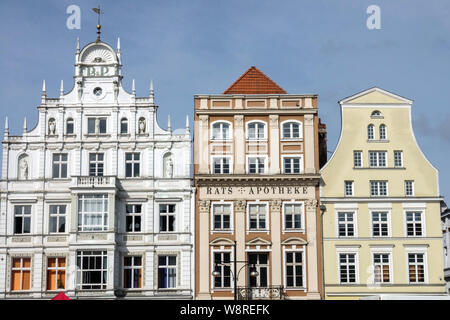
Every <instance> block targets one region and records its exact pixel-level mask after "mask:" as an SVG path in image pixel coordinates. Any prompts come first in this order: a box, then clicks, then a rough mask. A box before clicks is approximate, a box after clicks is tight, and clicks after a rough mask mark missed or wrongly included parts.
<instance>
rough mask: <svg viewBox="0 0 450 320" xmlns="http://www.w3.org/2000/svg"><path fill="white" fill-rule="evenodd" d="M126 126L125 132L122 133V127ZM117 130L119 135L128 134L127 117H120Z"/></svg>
mask: <svg viewBox="0 0 450 320" xmlns="http://www.w3.org/2000/svg"><path fill="white" fill-rule="evenodd" d="M124 125H125V126H126V128H125V129H126V130H125V132H123V131H124V130H123V129H124V127H123V126H124ZM119 129H120V131H119V134H120V135H127V134H129V133H130V130H129V129H130V128H129V126H128V118H127V117H122V118H121V119H120V126H119Z"/></svg>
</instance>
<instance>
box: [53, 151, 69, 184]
mask: <svg viewBox="0 0 450 320" xmlns="http://www.w3.org/2000/svg"><path fill="white" fill-rule="evenodd" d="M52 176H53V178H54V179H65V178H67V153H54V154H53V166H52Z"/></svg>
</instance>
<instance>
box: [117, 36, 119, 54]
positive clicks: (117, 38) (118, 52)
mask: <svg viewBox="0 0 450 320" xmlns="http://www.w3.org/2000/svg"><path fill="white" fill-rule="evenodd" d="M117 52H118V53H119V52H120V38H117Z"/></svg>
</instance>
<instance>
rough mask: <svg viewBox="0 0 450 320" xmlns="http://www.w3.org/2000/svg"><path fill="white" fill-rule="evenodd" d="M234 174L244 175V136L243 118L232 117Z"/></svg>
mask: <svg viewBox="0 0 450 320" xmlns="http://www.w3.org/2000/svg"><path fill="white" fill-rule="evenodd" d="M234 145H235V154H234V167H235V170H234V173H235V174H245V135H244V116H243V115H235V116H234Z"/></svg>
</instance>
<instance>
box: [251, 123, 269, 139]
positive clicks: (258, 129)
mask: <svg viewBox="0 0 450 320" xmlns="http://www.w3.org/2000/svg"><path fill="white" fill-rule="evenodd" d="M263 139H267V134H266V124H265V123H264V122H260V121H255V122H249V123H247V140H263Z"/></svg>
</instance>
